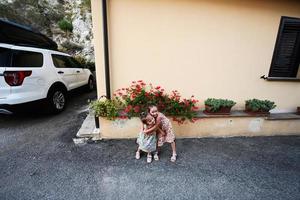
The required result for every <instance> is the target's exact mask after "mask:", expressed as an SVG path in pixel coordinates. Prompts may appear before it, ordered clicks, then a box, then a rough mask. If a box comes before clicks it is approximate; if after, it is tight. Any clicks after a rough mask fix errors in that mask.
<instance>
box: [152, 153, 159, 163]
mask: <svg viewBox="0 0 300 200" xmlns="http://www.w3.org/2000/svg"><path fill="white" fill-rule="evenodd" d="M153 158H154V160H156V161H158V160H159V157H158V152H155V154H154V156H153Z"/></svg>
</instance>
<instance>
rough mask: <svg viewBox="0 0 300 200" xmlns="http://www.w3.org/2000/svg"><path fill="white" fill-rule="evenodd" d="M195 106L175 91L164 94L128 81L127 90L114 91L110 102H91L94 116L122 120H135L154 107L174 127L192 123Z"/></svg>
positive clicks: (194, 100)
mask: <svg viewBox="0 0 300 200" xmlns="http://www.w3.org/2000/svg"><path fill="white" fill-rule="evenodd" d="M197 103H198V100H196V99H195V97H194V96H191V97H190V98H188V99H186V98H183V99H182V98H181V95H180V93H179V92H178V91H177V90H174V91H172V92H171V94H168V93H166V91H165V90H164V89H163V88H162V87H161V86H153V85H152V84H151V83H150V84H146V83H145V82H144V81H142V80H139V81H132V83H131V85H130V86H129V87H127V88H121V89H118V90H116V91H115V93H114V94H113V98H112V99H111V100H109V99H100V100H97V101H95V102H92V103H91V108H92V110H94V112H95V114H96V115H98V116H102V117H107V118H108V119H115V118H116V117H118V118H122V119H126V118H130V117H133V116H139V113H141V112H143V111H146V110H147V108H148V106H150V105H156V106H157V107H158V110H159V111H160V112H162V113H164V114H165V115H167V116H172V117H173V120H174V121H177V122H178V123H183V122H184V121H185V120H186V119H189V120H190V121H192V122H194V121H195V116H196V114H197V111H198V109H199V108H198V107H197V106H196V104H197Z"/></svg>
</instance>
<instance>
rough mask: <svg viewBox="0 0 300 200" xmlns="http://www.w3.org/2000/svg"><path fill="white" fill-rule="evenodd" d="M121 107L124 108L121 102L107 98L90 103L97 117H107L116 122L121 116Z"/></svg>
mask: <svg viewBox="0 0 300 200" xmlns="http://www.w3.org/2000/svg"><path fill="white" fill-rule="evenodd" d="M121 107H123V106H122V103H121V102H118V101H117V100H110V99H106V98H105V99H102V98H100V99H99V100H95V101H92V102H91V103H90V109H91V111H92V112H93V113H94V115H95V116H96V117H106V118H107V119H110V120H114V119H115V118H117V117H118V116H119V109H120V108H121Z"/></svg>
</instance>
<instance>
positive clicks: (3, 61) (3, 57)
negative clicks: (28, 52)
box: [0, 47, 11, 67]
mask: <svg viewBox="0 0 300 200" xmlns="http://www.w3.org/2000/svg"><path fill="white" fill-rule="evenodd" d="M10 52H11V50H10V49H7V48H2V47H0V67H8V66H9V65H10Z"/></svg>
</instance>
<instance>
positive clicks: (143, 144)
mask: <svg viewBox="0 0 300 200" xmlns="http://www.w3.org/2000/svg"><path fill="white" fill-rule="evenodd" d="M136 142H137V144H138V145H139V149H140V150H142V151H144V152H154V151H156V143H157V137H156V133H152V134H151V135H150V134H149V135H147V134H145V133H144V132H140V133H139V135H138V138H137V140H136Z"/></svg>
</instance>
